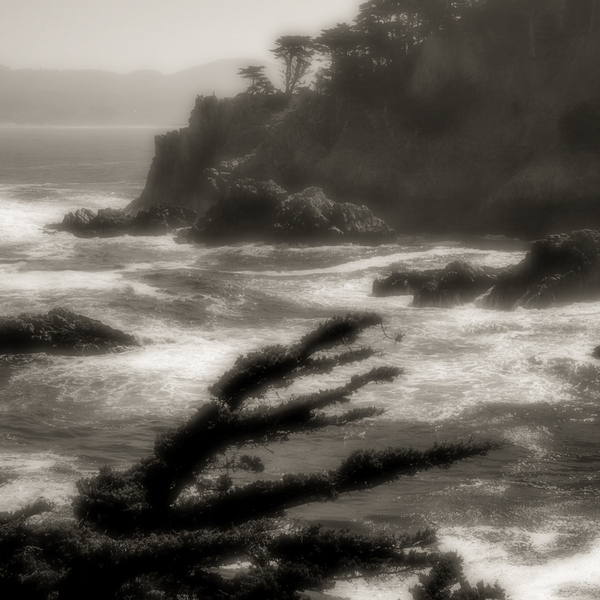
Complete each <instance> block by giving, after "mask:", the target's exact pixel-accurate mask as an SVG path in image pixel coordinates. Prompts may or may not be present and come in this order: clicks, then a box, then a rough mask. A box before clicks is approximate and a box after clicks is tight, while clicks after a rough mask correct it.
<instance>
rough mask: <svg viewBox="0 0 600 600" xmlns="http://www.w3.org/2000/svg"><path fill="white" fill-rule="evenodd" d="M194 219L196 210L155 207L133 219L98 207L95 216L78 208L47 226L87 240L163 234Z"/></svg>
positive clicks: (89, 211) (115, 211)
mask: <svg viewBox="0 0 600 600" xmlns="http://www.w3.org/2000/svg"><path fill="white" fill-rule="evenodd" d="M197 218H198V215H197V214H196V212H195V211H193V210H191V209H189V208H182V207H180V206H172V205H170V204H154V205H152V206H150V208H148V210H140V211H139V212H138V213H137V214H136V215H135V216H132V215H129V214H127V213H125V212H124V211H122V210H119V209H115V208H101V209H100V210H99V211H98V213H97V214H96V213H94V212H93V211H91V210H89V209H87V208H80V209H79V210H77V211H75V212H73V213H69V214H67V215H65V217H64V218H63V220H62V223H58V224H53V225H47V226H46V227H47V228H48V229H53V230H57V231H68V232H69V233H72V234H73V235H75V236H77V237H86V238H87V237H117V236H120V235H165V234H167V233H169V232H170V231H173V230H174V229H179V228H182V227H189V226H190V225H192V224H193V223H195V221H196V219H197Z"/></svg>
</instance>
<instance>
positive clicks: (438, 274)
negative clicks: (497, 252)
mask: <svg viewBox="0 0 600 600" xmlns="http://www.w3.org/2000/svg"><path fill="white" fill-rule="evenodd" d="M496 278H497V270H495V269H490V268H481V267H473V266H471V265H470V264H468V263H466V262H464V261H461V260H457V261H454V262H452V263H450V264H448V265H446V266H445V267H444V268H443V269H429V270H426V271H409V272H405V273H392V274H391V275H390V276H389V277H387V278H386V279H376V280H375V281H374V282H373V294H374V295H375V296H400V295H409V294H414V299H413V306H418V307H424V306H436V307H440V308H451V307H453V306H459V305H461V304H467V303H469V302H473V300H475V298H477V297H478V296H480V295H481V294H483V293H484V292H485V291H486V290H488V289H489V288H490V287H491V286H492V285H493V284H494V282H495V281H496Z"/></svg>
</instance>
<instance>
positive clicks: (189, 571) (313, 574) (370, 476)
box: [0, 313, 499, 600]
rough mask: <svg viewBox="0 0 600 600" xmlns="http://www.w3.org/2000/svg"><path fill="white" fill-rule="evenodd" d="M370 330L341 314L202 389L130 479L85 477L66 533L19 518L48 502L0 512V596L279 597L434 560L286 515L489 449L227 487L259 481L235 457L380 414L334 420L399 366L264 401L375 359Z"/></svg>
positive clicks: (356, 458) (254, 461)
mask: <svg viewBox="0 0 600 600" xmlns="http://www.w3.org/2000/svg"><path fill="white" fill-rule="evenodd" d="M377 326H381V327H382V319H381V317H380V316H378V315H376V314H374V313H359V314H349V315H347V316H346V317H343V318H342V317H336V318H333V319H330V320H328V321H326V322H324V323H322V324H321V325H319V326H318V327H317V328H316V329H315V330H313V331H312V332H310V333H308V334H307V335H305V336H304V337H303V338H302V339H301V340H300V341H299V342H297V343H294V344H290V345H288V346H284V345H275V346H269V347H267V348H263V349H262V350H259V351H255V352H251V353H249V354H247V355H246V356H241V357H239V358H238V359H237V361H236V362H235V364H234V365H233V367H232V368H231V369H230V370H229V371H227V372H226V373H224V374H223V375H222V376H221V377H220V378H219V379H218V380H217V381H216V382H215V383H214V385H212V386H211V387H210V388H209V394H210V400H209V401H208V402H207V403H206V404H204V405H203V406H201V407H200V408H199V409H198V411H197V413H196V414H195V415H194V416H193V417H192V418H190V419H189V420H188V421H187V422H186V423H184V424H182V425H181V426H179V427H177V428H174V429H171V430H169V431H167V432H165V433H164V434H162V435H160V436H159V437H158V438H157V440H156V443H155V446H154V452H153V453H152V454H151V455H150V456H148V457H147V458H145V459H143V460H141V461H140V462H139V463H137V464H135V465H134V466H132V467H131V468H130V469H128V470H126V471H122V472H120V471H115V470H113V469H110V468H108V467H105V468H102V469H101V470H100V472H99V473H98V475H96V476H94V477H91V478H87V479H83V480H80V481H79V482H78V483H77V489H78V495H77V496H76V498H75V499H74V502H73V510H74V516H75V517H76V519H75V520H73V521H72V522H68V523H66V524H65V523H63V524H61V525H58V524H56V523H54V522H53V521H52V520H48V521H47V524H45V525H44V524H38V525H36V524H35V523H31V522H30V521H27V520H26V519H27V517H29V516H30V515H31V514H34V513H36V512H41V511H44V510H47V509H48V508H49V507H48V506H47V505H44V504H43V503H42V504H38V505H36V506H33V507H29V508H28V509H24V511H21V512H20V513H15V514H12V515H7V514H4V515H1V514H0V555H1V556H3V557H5V561H4V563H2V564H1V565H0V597H2V598H13V597H14V598H17V597H19V598H28V599H30V600H37V599H40V600H41V599H44V600H48V599H50V598H52V599H56V598H58V599H59V600H65V599H67V600H75V599H80V598H84V597H85V598H88V599H98V600H100V599H102V600H107V599H111V598H118V599H125V598H127V599H129V600H133V599H158V598H165V599H176V598H177V599H179V600H184V599H190V600H191V599H200V598H202V599H213V598H214V599H217V598H233V599H236V600H251V599H254V598H256V599H259V598H260V599H261V600H265V599H266V600H268V599H273V600H275V599H277V600H285V599H292V598H297V597H298V592H300V591H302V590H318V589H323V588H324V587H325V586H327V585H328V584H329V583H330V582H331V581H332V579H333V578H334V577H336V576H338V575H340V574H361V573H362V574H365V573H366V574H372V573H376V572H380V571H382V570H384V569H385V570H393V569H406V568H412V567H419V566H421V567H422V566H424V565H427V564H429V563H431V561H432V556H431V555H428V554H426V553H423V552H417V551H416V550H415V549H414V546H415V545H420V546H423V545H425V544H427V543H431V542H432V541H433V533H432V532H431V531H425V532H420V533H417V534H415V535H412V536H409V535H405V536H399V535H396V536H392V535H388V536H382V535H360V534H357V533H353V532H350V531H347V530H341V531H340V530H328V529H324V528H322V527H320V526H308V525H306V526H300V525H297V524H293V523H290V522H288V521H286V520H285V517H284V515H285V511H286V510H287V509H290V508H293V507H296V506H300V505H303V504H306V503H308V502H315V501H320V502H325V501H332V500H336V499H337V498H338V497H339V496H340V494H344V493H347V492H352V491H360V490H367V489H369V488H373V487H375V486H378V485H381V484H383V483H386V482H390V481H393V480H396V479H398V478H399V477H401V476H406V475H414V474H416V473H417V472H419V471H423V470H427V469H431V468H434V467H439V468H446V467H448V466H450V465H451V464H452V463H454V462H456V461H458V460H462V459H466V458H469V457H473V456H478V455H484V454H486V453H487V452H488V451H490V450H491V449H493V448H495V447H496V446H495V444H493V443H491V442H487V441H486V442H479V443H476V442H473V441H468V442H466V443H462V442H461V443H443V444H436V445H435V446H433V447H431V448H429V449H427V450H424V451H419V450H416V449H412V448H387V449H385V450H382V451H374V450H357V451H355V452H353V453H352V454H350V456H348V457H347V458H346V459H345V460H343V461H342V462H341V464H340V465H339V466H338V467H337V468H334V469H331V470H329V471H326V472H319V473H296V474H288V475H284V476H283V477H281V478H280V479H276V480H274V479H258V478H256V479H255V480H254V481H251V482H250V483H248V482H245V483H244V482H238V483H237V484H234V481H233V478H232V475H234V476H237V475H238V474H239V473H240V472H242V473H246V472H247V473H255V474H257V473H261V472H263V471H264V465H263V463H262V461H261V460H260V458H258V457H257V456H253V455H251V454H241V453H240V451H241V449H243V448H252V447H255V446H256V445H257V444H260V445H264V444H272V443H273V442H276V441H285V440H287V439H288V438H289V436H291V435H295V434H299V433H303V432H310V431H315V430H319V429H324V428H328V427H342V426H344V425H346V424H348V423H352V422H354V421H357V420H359V419H365V418H370V417H375V416H377V415H380V414H381V413H382V410H381V409H380V408H378V407H375V406H369V407H363V408H350V409H348V410H344V411H339V410H337V411H333V412H332V411H331V407H333V406H334V405H339V404H346V403H349V402H350V398H351V397H352V396H353V395H354V394H356V393H358V392H359V391H360V390H361V389H362V388H363V387H364V386H366V385H370V384H376V383H382V382H391V381H393V380H394V379H395V378H396V377H397V376H398V375H400V374H401V372H402V371H401V369H400V368H397V367H389V366H384V367H381V366H380V367H374V368H371V369H370V370H367V371H365V372H363V373H360V374H357V375H354V376H353V377H351V378H350V380H349V381H348V382H347V383H345V384H344V385H341V386H338V387H334V388H331V389H326V390H321V391H318V392H314V393H309V394H305V395H300V396H295V397H294V396H293V397H291V398H289V399H287V400H285V401H278V402H272V401H271V402H267V400H269V399H270V400H273V397H274V396H273V391H277V390H283V389H285V388H287V387H288V386H289V385H290V384H291V383H293V382H294V381H296V380H298V379H299V378H303V377H307V376H323V375H326V374H328V373H331V372H332V370H334V369H336V368H337V367H343V366H348V365H353V364H355V363H359V362H361V361H364V360H367V359H369V358H371V357H373V356H374V355H375V354H377V353H376V352H375V350H373V349H372V348H370V347H361V346H357V345H356V342H357V340H358V337H359V335H360V334H361V333H362V332H363V331H364V330H365V329H367V328H371V327H377ZM384 333H385V332H384ZM396 339H400V336H397V338H396ZM275 397H278V394H275ZM328 409H329V410H328ZM236 560H243V561H246V563H247V565H248V566H247V567H246V568H243V569H240V570H239V571H238V573H237V574H236V575H235V576H234V577H233V578H232V577H227V576H225V575H224V573H223V570H222V567H223V566H224V565H227V564H230V563H231V562H232V561H236ZM429 587H431V586H429ZM428 589H429V588H428ZM490 589H494V590H495V589H496V588H490ZM484 591H485V589H484ZM422 597H423V598H425V597H426V596H422ZM432 597H437V596H432ZM486 597H487V596H485V595H484V596H481V599H482V600H483V598H486ZM489 597H490V598H492V597H499V596H489Z"/></svg>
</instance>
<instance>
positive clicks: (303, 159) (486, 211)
mask: <svg viewBox="0 0 600 600" xmlns="http://www.w3.org/2000/svg"><path fill="white" fill-rule="evenodd" d="M565 48H566V50H565V51H564V52H562V51H561V53H560V55H559V54H558V53H557V54H556V55H548V56H546V57H544V58H543V59H542V58H538V57H536V56H535V53H533V54H528V53H520V54H512V55H510V56H508V55H507V54H506V53H504V54H503V53H501V52H499V50H498V48H497V47H496V46H494V41H493V40H490V39H487V38H484V37H481V36H480V37H477V36H474V35H473V36H470V37H460V38H458V37H457V38H451V37H441V36H439V35H437V36H432V37H431V38H430V39H428V40H427V41H426V43H425V44H424V46H423V48H422V53H421V58H420V60H419V61H418V62H417V64H416V66H415V69H414V72H413V75H412V80H411V82H410V86H409V90H410V92H409V94H408V95H405V96H403V97H402V98H401V99H394V98H388V99H386V100H382V101H381V102H379V101H373V102H370V103H369V104H368V105H367V104H365V103H360V102H358V101H356V100H354V101H352V100H349V99H347V98H346V99H342V98H339V97H327V98H326V97H323V96H320V95H318V94H316V93H314V92H305V93H304V94H301V95H300V96H299V97H297V98H295V99H294V101H293V103H292V105H291V106H289V107H286V108H285V110H281V111H277V110H269V109H265V108H264V107H263V108H260V107H258V106H257V105H255V106H254V107H252V106H248V102H249V100H248V99H247V98H246V99H244V98H243V97H238V98H236V99H235V100H234V101H217V100H216V99H214V98H208V99H206V98H205V99H199V100H198V102H197V104H196V107H195V108H194V111H193V112H192V118H191V119H190V127H189V128H186V129H183V130H180V131H179V132H172V133H170V134H167V135H166V136H159V138H157V155H156V158H155V159H154V163H153V165H152V168H151V171H150V173H149V176H148V183H147V186H146V189H145V190H144V193H143V194H142V197H141V198H140V199H139V200H138V201H136V202H134V203H132V206H131V209H132V210H135V209H137V208H140V207H143V206H148V205H150V204H153V203H158V202H171V203H174V204H179V205H182V206H189V207H191V208H194V209H195V210H198V211H199V212H204V211H205V210H206V208H207V207H208V206H210V205H212V204H213V203H214V202H215V196H214V193H213V192H214V190H213V188H212V187H211V185H210V182H209V181H207V177H206V174H203V172H204V169H205V168H206V167H208V166H216V165H217V164H218V162H219V161H220V160H223V159H231V158H234V157H237V158H240V159H241V160H239V161H237V162H235V163H231V162H230V163H228V164H227V165H226V166H225V169H226V170H230V171H233V172H234V173H236V174H237V175H239V176H242V177H250V178H253V179H257V180H265V181H266V180H271V179H272V180H274V181H275V182H276V183H278V184H279V185H282V186H283V187H284V188H286V189H287V190H288V191H290V192H297V191H300V190H302V189H304V188H306V187H308V186H319V187H321V188H323V189H324V191H325V193H326V194H327V195H328V196H329V197H330V198H333V199H334V200H338V201H350V202H355V203H358V204H367V205H368V206H369V207H370V208H371V209H373V211H374V212H375V213H376V214H377V215H378V216H380V217H382V218H385V219H386V221H388V222H389V223H390V224H391V225H392V226H394V227H395V228H396V229H397V230H399V231H412V232H468V233H502V234H508V235H517V236H520V237H523V238H529V239H530V238H532V237H536V236H541V235H546V234H547V233H551V232H556V231H564V230H570V229H577V228H582V227H600V202H599V200H600V175H599V173H600V71H598V69H597V58H598V57H600V39H598V35H597V34H590V35H588V36H587V37H585V38H577V39H573V40H572V42H571V43H570V45H567V46H565ZM244 103H246V104H245V105H244ZM244 111H245V112H244ZM249 122H251V123H253V125H252V126H251V127H249V126H248V123H249ZM244 155H247V156H245V157H244Z"/></svg>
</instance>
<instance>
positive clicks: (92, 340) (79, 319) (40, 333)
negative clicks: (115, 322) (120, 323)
mask: <svg viewBox="0 0 600 600" xmlns="http://www.w3.org/2000/svg"><path fill="white" fill-rule="evenodd" d="M126 346H139V344H138V343H137V342H136V341H135V338H134V337H133V336H132V335H128V334H126V333H123V332H122V331H119V330H118V329H113V328H112V327H109V326H108V325H105V324H104V323H102V322H100V321H97V320H95V319H90V318H89V317H84V316H82V315H78V314H75V313H73V312H71V311H68V310H65V309H64V308H55V309H54V310H51V311H50V312H48V313H47V314H45V315H32V314H28V313H23V314H21V315H19V316H17V317H0V354H30V353H33V352H47V353H49V354H65V355H70V356H81V355H91V354H104V353H106V352H111V351H115V350H123V349H124V348H125V347H126Z"/></svg>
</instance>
